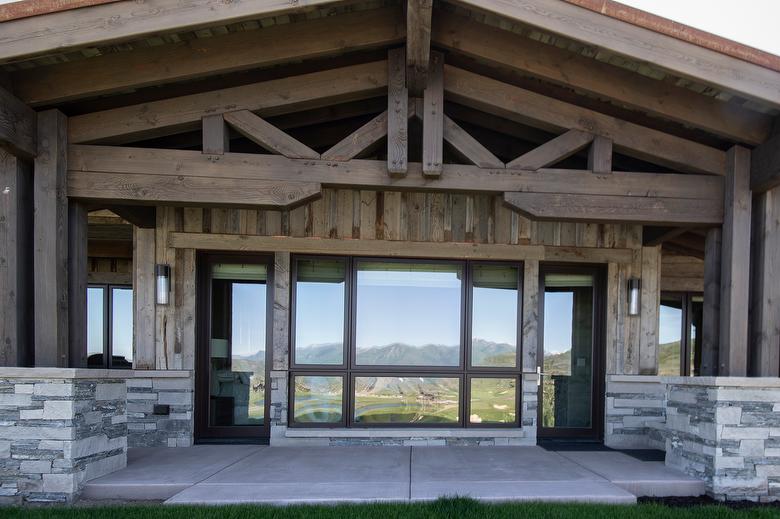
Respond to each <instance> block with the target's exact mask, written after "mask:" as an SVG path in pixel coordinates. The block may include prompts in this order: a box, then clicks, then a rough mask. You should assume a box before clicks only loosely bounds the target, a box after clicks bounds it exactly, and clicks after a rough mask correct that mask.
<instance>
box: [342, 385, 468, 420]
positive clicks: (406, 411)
mask: <svg viewBox="0 0 780 519" xmlns="http://www.w3.org/2000/svg"><path fill="white" fill-rule="evenodd" d="M355 421H356V422H359V423H399V424H401V423H411V424H428V423H457V421H458V393H457V392H452V393H451V394H440V395H437V396H436V397H435V398H433V399H420V398H419V397H418V395H408V396H405V395H387V396H384V395H365V394H359V395H357V396H356V399H355Z"/></svg>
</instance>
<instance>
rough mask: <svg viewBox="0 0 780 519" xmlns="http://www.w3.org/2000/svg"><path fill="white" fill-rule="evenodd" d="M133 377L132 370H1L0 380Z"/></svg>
mask: <svg viewBox="0 0 780 519" xmlns="http://www.w3.org/2000/svg"><path fill="white" fill-rule="evenodd" d="M132 377H133V370H130V369H90V368H0V378H5V379H30V380H41V379H63V380H73V379H126V378H132Z"/></svg>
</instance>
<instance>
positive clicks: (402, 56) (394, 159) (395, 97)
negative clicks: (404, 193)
mask: <svg viewBox="0 0 780 519" xmlns="http://www.w3.org/2000/svg"><path fill="white" fill-rule="evenodd" d="M387 68H388V70H387V73H388V76H387V172H388V173H389V174H390V175H394V176H403V175H406V171H407V169H408V165H407V164H408V161H409V158H408V156H409V154H408V152H407V141H408V126H409V91H408V90H407V89H406V53H405V52H404V49H393V50H391V51H390V52H388V53H387Z"/></svg>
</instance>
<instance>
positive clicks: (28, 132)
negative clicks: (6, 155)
mask: <svg viewBox="0 0 780 519" xmlns="http://www.w3.org/2000/svg"><path fill="white" fill-rule="evenodd" d="M36 120H37V115H36V114H35V112H34V111H33V109H32V108H30V107H29V106H27V105H26V104H24V103H23V102H22V101H20V100H19V99H17V98H16V97H14V96H13V95H12V94H11V93H10V92H8V91H7V90H6V89H4V88H2V87H0V148H3V149H5V150H8V151H9V152H11V153H13V154H15V155H20V156H22V157H34V156H35V155H36V154H37V152H38V149H37V144H36V137H37V136H36Z"/></svg>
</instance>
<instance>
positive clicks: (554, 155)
mask: <svg viewBox="0 0 780 519" xmlns="http://www.w3.org/2000/svg"><path fill="white" fill-rule="evenodd" d="M593 138H594V135H593V134H591V133H588V132H583V131H580V130H569V131H568V132H566V133H564V134H562V135H559V136H558V137H556V138H554V139H553V140H551V141H549V142H546V143H544V144H542V145H541V146H538V147H536V148H534V149H533V150H531V151H529V152H527V153H524V154H523V155H520V156H519V157H517V158H516V159H514V160H511V161H509V162H507V164H506V167H507V168H512V169H525V170H529V171H534V170H537V169H541V168H546V167H547V166H552V165H553V164H555V163H556V162H560V161H562V160H564V159H566V158H568V157H571V156H572V155H574V154H575V153H577V152H578V151H580V150H582V149H585V147H586V146H588V144H590V143H591V142H592V141H593ZM589 169H592V168H589Z"/></svg>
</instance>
